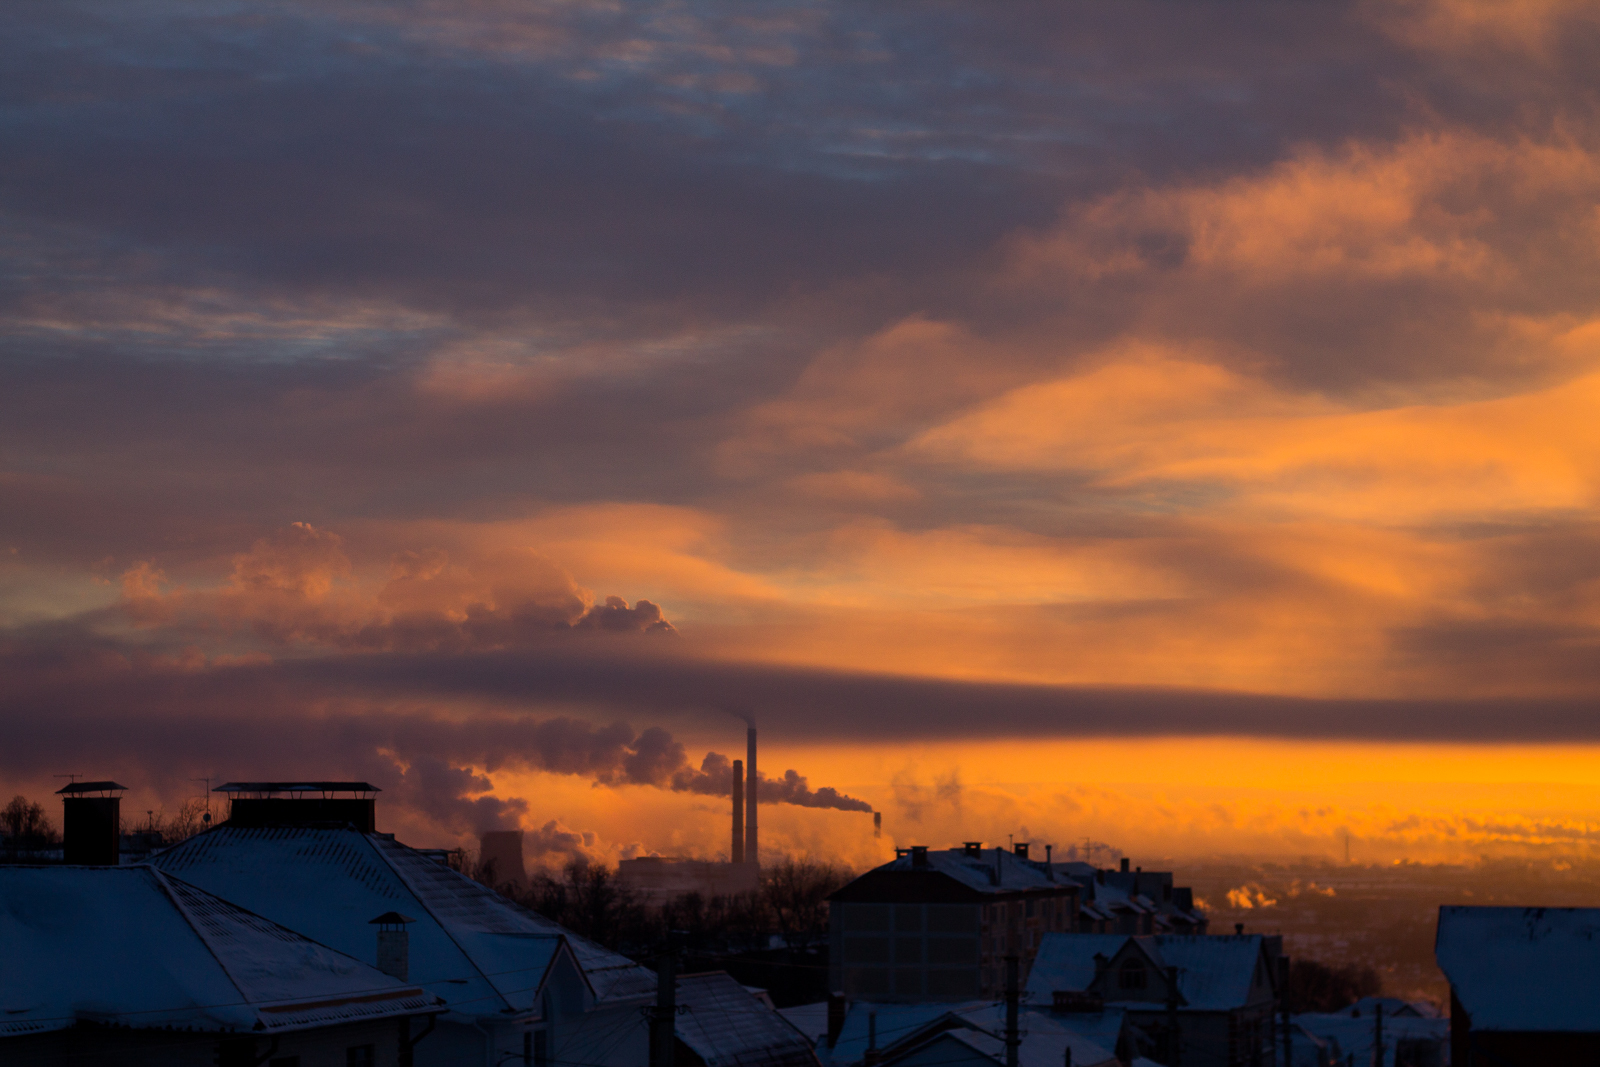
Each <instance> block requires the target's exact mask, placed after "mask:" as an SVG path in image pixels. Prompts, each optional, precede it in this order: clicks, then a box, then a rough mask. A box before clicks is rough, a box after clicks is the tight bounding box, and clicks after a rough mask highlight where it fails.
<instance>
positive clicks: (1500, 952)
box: [1433, 906, 1600, 1033]
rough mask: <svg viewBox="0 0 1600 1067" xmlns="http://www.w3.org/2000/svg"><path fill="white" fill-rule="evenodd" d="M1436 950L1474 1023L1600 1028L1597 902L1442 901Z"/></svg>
mask: <svg viewBox="0 0 1600 1067" xmlns="http://www.w3.org/2000/svg"><path fill="white" fill-rule="evenodd" d="M1433 951H1434V956H1435V957H1436V958H1437V959H1438V961H1439V969H1440V970H1442V971H1444V973H1445V977H1447V978H1449V979H1450V985H1451V987H1452V988H1453V989H1454V990H1455V995H1456V997H1457V999H1459V1000H1460V1001H1461V1005H1462V1007H1464V1008H1465V1009H1466V1011H1467V1015H1468V1016H1470V1017H1471V1019H1472V1028H1473V1029H1474V1030H1508V1031H1577V1032H1580V1033H1595V1032H1600V1014H1597V1013H1596V1010H1595V1006H1596V1005H1597V1004H1600V908H1486V907H1460V906H1446V907H1442V908H1440V909H1439V931H1438V934H1437V936H1436V938H1435V941H1434V949H1433Z"/></svg>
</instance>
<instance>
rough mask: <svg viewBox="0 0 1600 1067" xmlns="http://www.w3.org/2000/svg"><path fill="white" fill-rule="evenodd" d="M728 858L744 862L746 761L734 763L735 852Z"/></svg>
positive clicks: (729, 854) (736, 861) (735, 861)
mask: <svg viewBox="0 0 1600 1067" xmlns="http://www.w3.org/2000/svg"><path fill="white" fill-rule="evenodd" d="M728 858H729V859H730V860H732V861H733V862H734V863H743V862H744V761H743V760H734V761H733V850H732V851H731V852H729V853H728Z"/></svg>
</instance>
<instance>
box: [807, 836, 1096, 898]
mask: <svg viewBox="0 0 1600 1067" xmlns="http://www.w3.org/2000/svg"><path fill="white" fill-rule="evenodd" d="M1043 867H1044V864H1042V863H1032V862H1030V861H1028V860H1024V859H1018V858H1017V857H1016V856H1015V855H1013V854H1012V853H1010V852H1007V851H1005V850H1004V849H995V848H991V849H985V850H983V851H982V853H981V854H980V855H978V856H971V855H968V854H967V852H966V850H964V849H959V848H951V849H929V850H928V853H927V857H926V863H925V865H923V866H918V865H917V863H916V860H915V858H914V857H913V856H911V855H905V856H900V857H899V858H897V859H894V860H891V861H890V862H888V863H885V864H883V865H881V866H878V867H874V868H873V869H872V870H870V871H868V872H867V873H866V874H864V875H862V876H861V877H860V878H857V879H856V880H855V881H853V882H851V883H850V884H849V885H847V886H845V887H844V888H843V889H840V890H839V891H838V892H836V893H834V894H833V896H831V897H829V898H828V899H829V900H835V901H838V902H840V903H852V904H853V903H868V902H874V901H895V900H907V901H910V900H919V899H936V897H938V895H939V894H940V892H941V891H940V890H939V889H938V888H937V887H938V886H939V885H940V883H944V884H945V885H946V886H947V887H948V888H947V889H946V890H944V891H943V894H944V897H948V899H951V900H974V901H976V900H983V899H986V898H989V897H993V896H997V895H1003V894H1009V893H1022V892H1042V891H1046V890H1074V891H1076V890H1077V889H1078V885H1077V883H1076V882H1071V881H1067V880H1066V879H1058V880H1054V881H1052V880H1051V878H1050V877H1049V875H1047V874H1046V873H1045V872H1044V871H1043V870H1042V869H1041V868H1043ZM997 875H998V877H997ZM919 883H921V885H920V886H919ZM923 887H925V888H923ZM907 894H909V895H907Z"/></svg>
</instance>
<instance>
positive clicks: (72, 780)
mask: <svg viewBox="0 0 1600 1067" xmlns="http://www.w3.org/2000/svg"><path fill="white" fill-rule="evenodd" d="M51 777H52V778H65V779H67V780H68V782H69V783H75V782H77V780H78V779H79V778H82V777H83V774H82V773H81V772H80V773H78V774H55V775H51Z"/></svg>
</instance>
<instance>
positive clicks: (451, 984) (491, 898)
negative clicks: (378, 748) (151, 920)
mask: <svg viewBox="0 0 1600 1067" xmlns="http://www.w3.org/2000/svg"><path fill="white" fill-rule="evenodd" d="M285 784H286V783H230V785H236V786H239V787H241V788H244V787H248V788H249V791H250V792H251V793H252V796H251V797H250V799H261V798H260V796H259V794H260V793H262V792H269V791H270V790H267V789H265V788H264V787H269V786H283V785H285ZM312 784H313V785H315V786H317V787H318V788H319V791H320V793H321V795H319V796H313V797H312V798H311V801H310V802H308V803H306V804H305V806H304V807H297V806H296V805H297V802H296V801H295V800H294V799H293V797H294V796H295V795H296V794H295V793H294V792H293V791H292V790H281V791H280V792H282V793H284V795H281V796H273V797H269V798H267V799H269V800H271V801H272V803H271V804H266V805H251V806H245V807H244V810H243V811H241V810H240V808H241V805H240V803H239V801H238V800H236V801H235V802H234V810H233V814H232V817H230V819H229V821H228V822H226V823H223V824H222V825H220V826H218V827H215V828H213V829H211V830H207V831H205V832H203V833H200V834H197V835H196V836H194V837H191V838H189V839H188V840H187V841H184V842H182V843H181V844H179V845H176V846H174V847H172V848H170V849H167V850H165V851H163V852H161V853H158V854H156V855H155V856H153V857H152V858H151V864H152V866H154V867H156V868H157V869H158V870H160V871H162V872H164V873H168V874H171V875H175V876H177V877H179V878H182V879H184V880H185V881H188V882H191V883H193V884H195V885H198V886H200V887H201V888H203V889H205V890H206V891H208V892H210V893H214V894H216V895H217V896H219V897H223V898H224V899H227V900H230V901H232V902H234V903H236V904H238V905H240V906H242V907H246V908H249V909H251V910H252V911H255V912H257V913H259V914H261V915H264V916H266V917H267V918H269V919H271V920H272V921H274V922H277V923H280V924H282V925H283V926H286V927H288V928H290V929H292V930H295V931H298V932H299V933H300V934H302V935H304V936H307V937H311V938H314V939H316V940H318V941H321V942H323V943H325V944H328V945H331V946H333V947H334V948H336V949H339V950H340V951H342V952H346V953H349V954H351V955H354V956H357V957H358V958H366V959H372V958H373V955H372V954H373V951H374V950H373V943H372V936H373V935H372V932H371V930H370V928H368V927H367V926H366V925H365V924H366V923H367V921H368V920H369V919H371V918H373V917H374V916H377V915H381V914H384V913H386V912H397V913H400V914H401V915H403V916H405V917H409V918H412V919H414V920H415V921H413V922H411V923H409V925H408V926H407V927H406V930H407V934H408V936H409V945H410V949H409V951H410V962H409V978H410V980H411V981H412V982H414V983H416V984H418V985H420V986H421V987H422V988H424V989H426V990H427V991H429V992H430V993H433V994H434V995H436V996H439V997H441V998H443V999H444V1000H445V1001H446V1002H447V1003H448V1005H449V1008H448V1010H447V1011H446V1012H445V1013H444V1014H442V1015H440V1017H439V1019H438V1032H437V1034H436V1035H435V1036H433V1037H431V1038H430V1039H429V1040H428V1042H427V1043H426V1044H424V1045H423V1046H422V1047H421V1048H419V1050H418V1053H417V1063H418V1064H419V1065H420V1067H426V1065H428V1064H433V1063H438V1064H446V1063H448V1064H454V1063H465V1062H472V1063H498V1062H501V1060H502V1059H503V1058H505V1057H511V1058H519V1059H521V1060H522V1061H524V1062H527V1063H550V1064H554V1063H557V1062H561V1061H563V1060H568V1061H571V1060H576V1061H582V1062H584V1063H587V1064H596V1065H605V1064H619V1065H621V1064H630V1065H631V1064H636V1063H642V1062H644V1060H645V1059H646V1057H647V1049H648V1025H647V1022H646V1020H645V1018H644V1016H643V1015H642V1014H641V1013H640V1008H642V1007H645V1006H647V1005H649V1004H650V1003H652V1002H653V1000H654V993H655V975H654V974H653V973H652V972H650V971H648V970H646V969H645V968H643V967H640V966H639V965H637V964H635V963H633V962H632V961H631V960H628V959H626V958H625V957H622V956H619V955H616V954H615V953H612V952H608V951H607V950H606V949H604V948H602V947H600V946H599V945H596V944H593V943H592V942H589V941H586V940H584V939H583V938H580V937H578V936H576V935H575V934H572V933H570V932H569V931H566V930H564V929H563V928H562V927H560V926H558V925H557V924H555V923H553V922H551V921H549V920H548V919H545V918H543V917H542V916H540V915H538V914H536V913H534V912H532V911H530V910H528V909H526V908H523V907H520V906H518V905H516V904H514V903H512V902H511V901H509V900H507V899H505V898H504V897H502V896H500V895H499V894H497V893H495V892H492V891H491V890H489V889H487V888H485V887H484V886H482V885H479V884H478V883H477V882H474V881H472V880H471V879H469V878H467V877H465V876H464V875H462V874H460V873H459V872H457V871H454V870H452V869H450V868H449V867H448V866H445V865H444V864H441V863H439V862H438V861H437V860H436V859H435V858H434V857H433V856H431V855H429V854H425V853H422V852H419V851H417V850H415V849H411V848H408V847H406V846H405V845H403V844H401V843H399V842H398V841H395V840H394V838H393V836H392V835H388V834H381V833H377V832H375V831H373V830H371V829H361V828H359V827H363V826H364V827H369V828H370V827H371V826H372V825H373V821H372V813H371V811H370V805H371V804H372V802H373V801H372V798H371V792H375V790H372V789H371V787H370V786H366V785H365V783H312ZM341 784H343V785H346V786H352V787H361V788H362V789H364V790H366V791H369V792H367V793H366V795H365V796H364V797H358V798H357V800H356V804H357V806H356V807H355V808H354V810H343V809H342V808H340V807H336V806H331V805H333V804H334V803H335V802H336V800H337V798H335V799H334V800H330V799H329V794H331V793H335V792H338V790H337V789H327V788H322V787H329V786H339V785H341ZM258 787H263V788H258ZM352 791H359V790H352ZM302 813H303V815H304V822H301V821H300V820H301V818H302Z"/></svg>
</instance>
